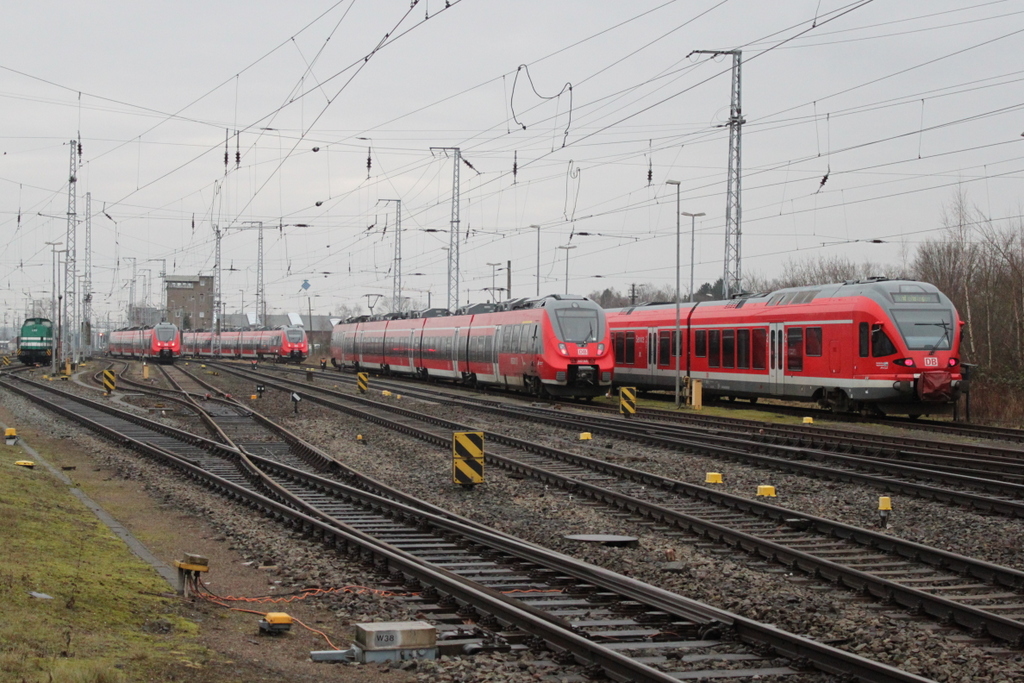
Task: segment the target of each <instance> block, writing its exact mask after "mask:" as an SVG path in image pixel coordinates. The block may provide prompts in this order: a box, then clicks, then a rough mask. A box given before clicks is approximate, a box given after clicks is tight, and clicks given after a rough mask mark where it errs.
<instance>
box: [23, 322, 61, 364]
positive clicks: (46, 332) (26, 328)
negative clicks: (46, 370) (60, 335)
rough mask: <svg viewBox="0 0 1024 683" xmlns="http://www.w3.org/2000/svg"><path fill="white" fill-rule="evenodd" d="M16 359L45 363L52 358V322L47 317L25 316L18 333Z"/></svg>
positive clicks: (28, 362)
mask: <svg viewBox="0 0 1024 683" xmlns="http://www.w3.org/2000/svg"><path fill="white" fill-rule="evenodd" d="M17 346H18V360H19V361H21V362H22V363H24V364H25V365H45V364H47V363H49V362H50V361H51V360H53V323H52V322H50V321H49V320H48V319H47V318H26V319H25V322H23V323H22V324H21V333H20V334H19V335H18V340H17Z"/></svg>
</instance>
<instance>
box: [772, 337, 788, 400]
mask: <svg viewBox="0 0 1024 683" xmlns="http://www.w3.org/2000/svg"><path fill="white" fill-rule="evenodd" d="M784 327H785V326H784V325H783V323H771V324H769V325H768V385H769V393H771V394H773V395H774V394H781V393H782V392H783V383H784V381H785V377H784V373H783V368H784V367H785V362H786V343H785V339H786V331H785V329H784Z"/></svg>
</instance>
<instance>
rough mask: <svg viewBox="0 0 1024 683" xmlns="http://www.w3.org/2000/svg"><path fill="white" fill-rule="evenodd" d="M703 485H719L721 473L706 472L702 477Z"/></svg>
mask: <svg viewBox="0 0 1024 683" xmlns="http://www.w3.org/2000/svg"><path fill="white" fill-rule="evenodd" d="M704 483H705V484H721V483H722V473H721V472H708V473H707V474H705V475H704Z"/></svg>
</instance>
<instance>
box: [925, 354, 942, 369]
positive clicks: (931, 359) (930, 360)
mask: <svg viewBox="0 0 1024 683" xmlns="http://www.w3.org/2000/svg"><path fill="white" fill-rule="evenodd" d="M924 364H925V365H926V366H931V367H935V368H937V367H939V359H938V358H936V357H935V356H925V357H924Z"/></svg>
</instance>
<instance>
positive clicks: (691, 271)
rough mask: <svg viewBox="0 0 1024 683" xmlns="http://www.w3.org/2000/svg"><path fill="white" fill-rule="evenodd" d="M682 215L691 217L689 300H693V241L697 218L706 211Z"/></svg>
mask: <svg viewBox="0 0 1024 683" xmlns="http://www.w3.org/2000/svg"><path fill="white" fill-rule="evenodd" d="M682 215H684V216H689V217H690V297H689V300H690V301H693V242H694V235H695V234H696V232H697V219H698V218H700V217H701V216H703V215H705V214H704V213H686V212H685V211H683V213H682Z"/></svg>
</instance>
